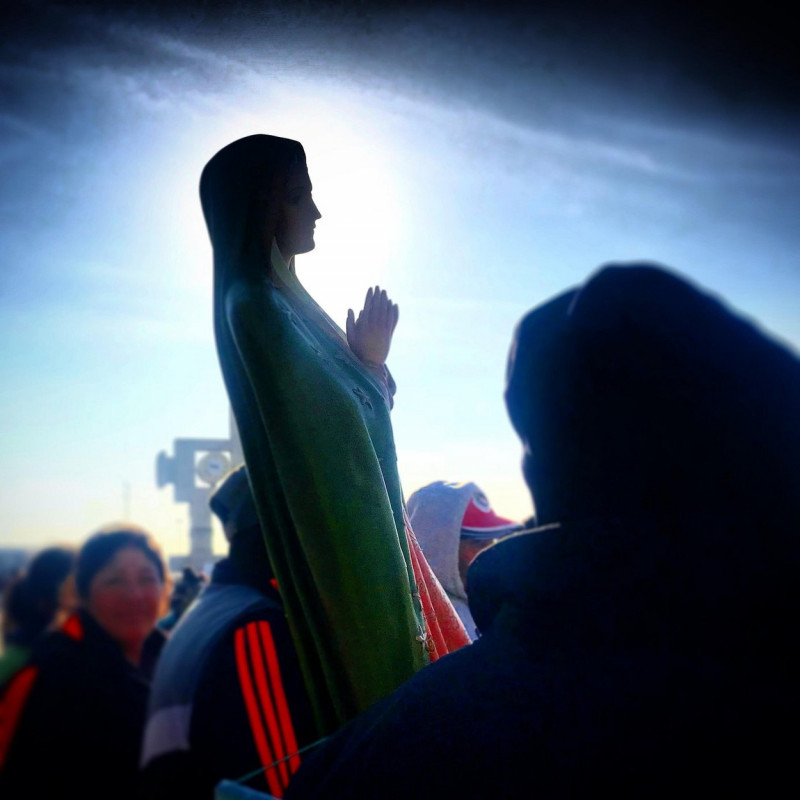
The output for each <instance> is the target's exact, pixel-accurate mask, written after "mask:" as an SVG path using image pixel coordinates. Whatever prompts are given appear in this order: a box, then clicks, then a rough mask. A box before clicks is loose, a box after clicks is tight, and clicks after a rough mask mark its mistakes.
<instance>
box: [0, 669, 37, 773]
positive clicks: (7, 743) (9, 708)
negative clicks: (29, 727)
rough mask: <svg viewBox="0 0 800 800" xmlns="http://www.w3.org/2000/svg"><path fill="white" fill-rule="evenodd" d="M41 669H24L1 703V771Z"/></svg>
mask: <svg viewBox="0 0 800 800" xmlns="http://www.w3.org/2000/svg"><path fill="white" fill-rule="evenodd" d="M38 674H39V668H38V667H34V666H29V667H23V668H22V669H21V670H20V671H19V672H18V673H17V674H16V675H15V676H14V677H13V678H12V679H11V682H10V683H9V684H8V688H7V689H6V692H5V694H4V696H3V700H2V701H1V702H0V770H1V769H3V765H4V764H5V762H6V758H7V756H8V750H9V748H10V747H11V741H12V740H13V738H14V733H15V732H16V730H17V725H18V724H19V720H20V717H21V716H22V711H23V709H24V708H25V702H26V701H27V699H28V695H29V694H30V693H31V689H33V684H34V683H35V682H36V676H37V675H38Z"/></svg>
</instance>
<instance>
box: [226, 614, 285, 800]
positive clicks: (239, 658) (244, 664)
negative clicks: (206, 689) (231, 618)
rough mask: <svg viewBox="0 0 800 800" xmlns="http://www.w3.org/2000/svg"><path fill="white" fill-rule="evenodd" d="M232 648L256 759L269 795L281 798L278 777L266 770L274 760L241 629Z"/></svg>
mask: <svg viewBox="0 0 800 800" xmlns="http://www.w3.org/2000/svg"><path fill="white" fill-rule="evenodd" d="M234 648H235V651H236V667H237V669H238V672H239V685H240V686H241V687H242V696H243V697H244V704H245V706H246V708H247V716H248V718H249V719H250V730H251V732H252V734H253V741H254V742H255V744H256V750H258V757H259V758H260V759H261V765H262V766H263V767H264V776H265V778H266V780H267V784H268V785H269V791H270V793H271V794H273V795H275V797H283V787H282V786H281V783H280V781H279V780H278V775H277V774H276V772H275V770H274V769H268V767H270V766H271V765H272V763H273V762H274V761H275V759H274V758H273V756H272V752H271V751H270V749H269V743H268V742H267V734H266V731H265V730H264V724H263V722H262V720H261V712H260V711H259V708H258V701H257V700H256V694H255V691H254V689H253V681H252V678H251V677H250V668H249V666H248V659H247V653H246V643H245V637H244V629H243V628H239V630H238V631H236V636H235V639H234Z"/></svg>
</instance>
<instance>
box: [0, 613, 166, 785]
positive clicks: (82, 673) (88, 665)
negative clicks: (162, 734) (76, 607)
mask: <svg viewBox="0 0 800 800" xmlns="http://www.w3.org/2000/svg"><path fill="white" fill-rule="evenodd" d="M163 642H164V635H163V634H162V633H161V632H159V631H155V632H154V633H153V634H152V635H151V637H150V639H148V641H147V642H146V644H145V649H144V653H143V657H142V665H141V667H140V668H137V667H135V666H134V665H133V664H131V663H130V662H129V661H128V660H127V659H126V658H125V656H124V655H123V653H122V650H121V649H120V647H119V645H118V644H117V643H116V642H114V641H113V640H112V639H111V638H110V637H109V636H108V634H107V633H106V632H105V631H104V630H103V629H102V628H101V627H100V626H99V625H98V624H97V623H96V622H95V621H94V619H93V618H92V617H91V616H90V615H89V614H87V613H85V612H79V613H77V614H75V615H73V616H72V617H70V618H69V619H68V620H67V621H66V623H65V624H64V625H63V626H62V628H61V629H60V630H58V631H55V632H53V633H51V634H48V635H47V636H46V637H45V638H44V640H43V641H42V643H41V644H40V645H39V646H38V647H37V648H36V650H35V652H34V655H33V657H32V659H31V661H30V662H29V663H28V664H27V665H26V666H25V667H24V668H23V669H22V670H21V671H20V672H18V673H17V674H16V675H15V676H14V677H13V678H12V679H11V680H10V681H9V683H8V684H7V686H6V687H5V690H4V693H3V697H2V699H1V700H0V763H2V771H0V795H2V796H3V797H4V798H9V800H12V798H17V797H19V798H28V797H31V798H32V797H36V798H39V797H41V798H45V797H72V796H75V797H81V798H83V799H84V800H95V798H96V799H97V800H100V799H101V798H104V799H107V798H108V797H112V796H113V797H114V798H116V799H117V800H126V799H128V798H129V799H130V800H133V798H135V797H137V796H138V789H137V781H138V762H139V750H140V744H141V738H142V730H143V728H144V719H145V710H146V706H147V697H148V693H149V690H150V675H151V674H152V670H153V668H154V665H155V661H156V659H157V656H158V653H159V651H160V649H161V646H162V645H163Z"/></svg>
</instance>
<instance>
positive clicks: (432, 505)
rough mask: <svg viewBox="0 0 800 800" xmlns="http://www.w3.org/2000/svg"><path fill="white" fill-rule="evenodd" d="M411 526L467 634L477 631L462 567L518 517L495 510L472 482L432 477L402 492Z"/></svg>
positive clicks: (509, 530)
mask: <svg viewBox="0 0 800 800" xmlns="http://www.w3.org/2000/svg"><path fill="white" fill-rule="evenodd" d="M407 505H408V516H409V519H410V521H411V528H412V530H413V531H414V533H415V534H416V536H417V539H418V540H419V543H420V546H421V547H422V552H423V553H424V554H425V558H427V559H428V563H429V564H430V565H431V569H433V572H434V574H435V575H436V577H437V578H438V579H439V582H440V583H441V584H442V587H443V588H444V590H445V591H446V592H447V596H448V597H449V598H450V601H451V602H452V604H453V607H454V608H455V609H456V611H457V612H458V615H459V617H460V618H461V621H462V622H463V623H464V627H465V628H466V629H467V633H468V634H469V635H470V638H471V639H473V640H474V639H475V638H476V636H477V631H476V629H475V622H474V620H473V619H472V614H471V613H470V610H469V605H468V604H467V570H468V569H469V565H470V564H471V563H472V560H473V559H474V558H475V556H477V555H478V553H480V552H481V551H482V550H485V549H486V548H487V547H489V546H490V545H492V544H494V543H495V542H496V541H497V540H498V539H502V538H504V537H506V536H508V535H509V534H512V533H514V532H515V531H518V530H521V529H522V525H521V523H519V522H514V521H513V520H510V519H507V518H506V517H501V516H499V515H498V514H496V513H495V512H494V511H493V510H492V507H491V505H490V504H489V500H488V499H487V497H486V495H485V494H484V493H483V491H481V489H480V487H479V486H477V485H476V484H475V483H472V482H469V483H450V482H447V481H433V482H432V483H429V484H427V485H425V486H422V487H421V488H419V489H417V491H416V492H414V493H413V494H412V495H411V496H410V497H409V498H408V503H407Z"/></svg>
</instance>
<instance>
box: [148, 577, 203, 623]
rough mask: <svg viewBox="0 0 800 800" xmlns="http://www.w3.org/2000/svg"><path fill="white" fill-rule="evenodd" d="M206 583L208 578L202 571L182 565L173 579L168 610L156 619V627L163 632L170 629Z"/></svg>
mask: <svg viewBox="0 0 800 800" xmlns="http://www.w3.org/2000/svg"><path fill="white" fill-rule="evenodd" d="M207 583H208V578H207V577H206V576H205V574H204V573H202V572H198V571H197V570H196V569H194V567H184V568H183V571H182V573H181V577H180V578H179V579H178V580H177V581H175V586H174V588H173V589H172V595H171V596H170V599H169V612H168V613H167V615H166V616H165V617H162V618H161V619H160V620H159V621H158V627H159V628H161V630H162V631H164V632H165V633H169V632H170V631H172V629H173V628H174V627H175V625H177V624H178V620H180V618H181V617H182V616H183V615H184V613H185V612H186V609H187V608H189V606H190V605H191V604H192V603H193V602H194V601H195V599H196V598H197V596H198V595H199V594H200V592H201V591H202V589H203V587H204V586H205V585H206V584H207Z"/></svg>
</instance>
